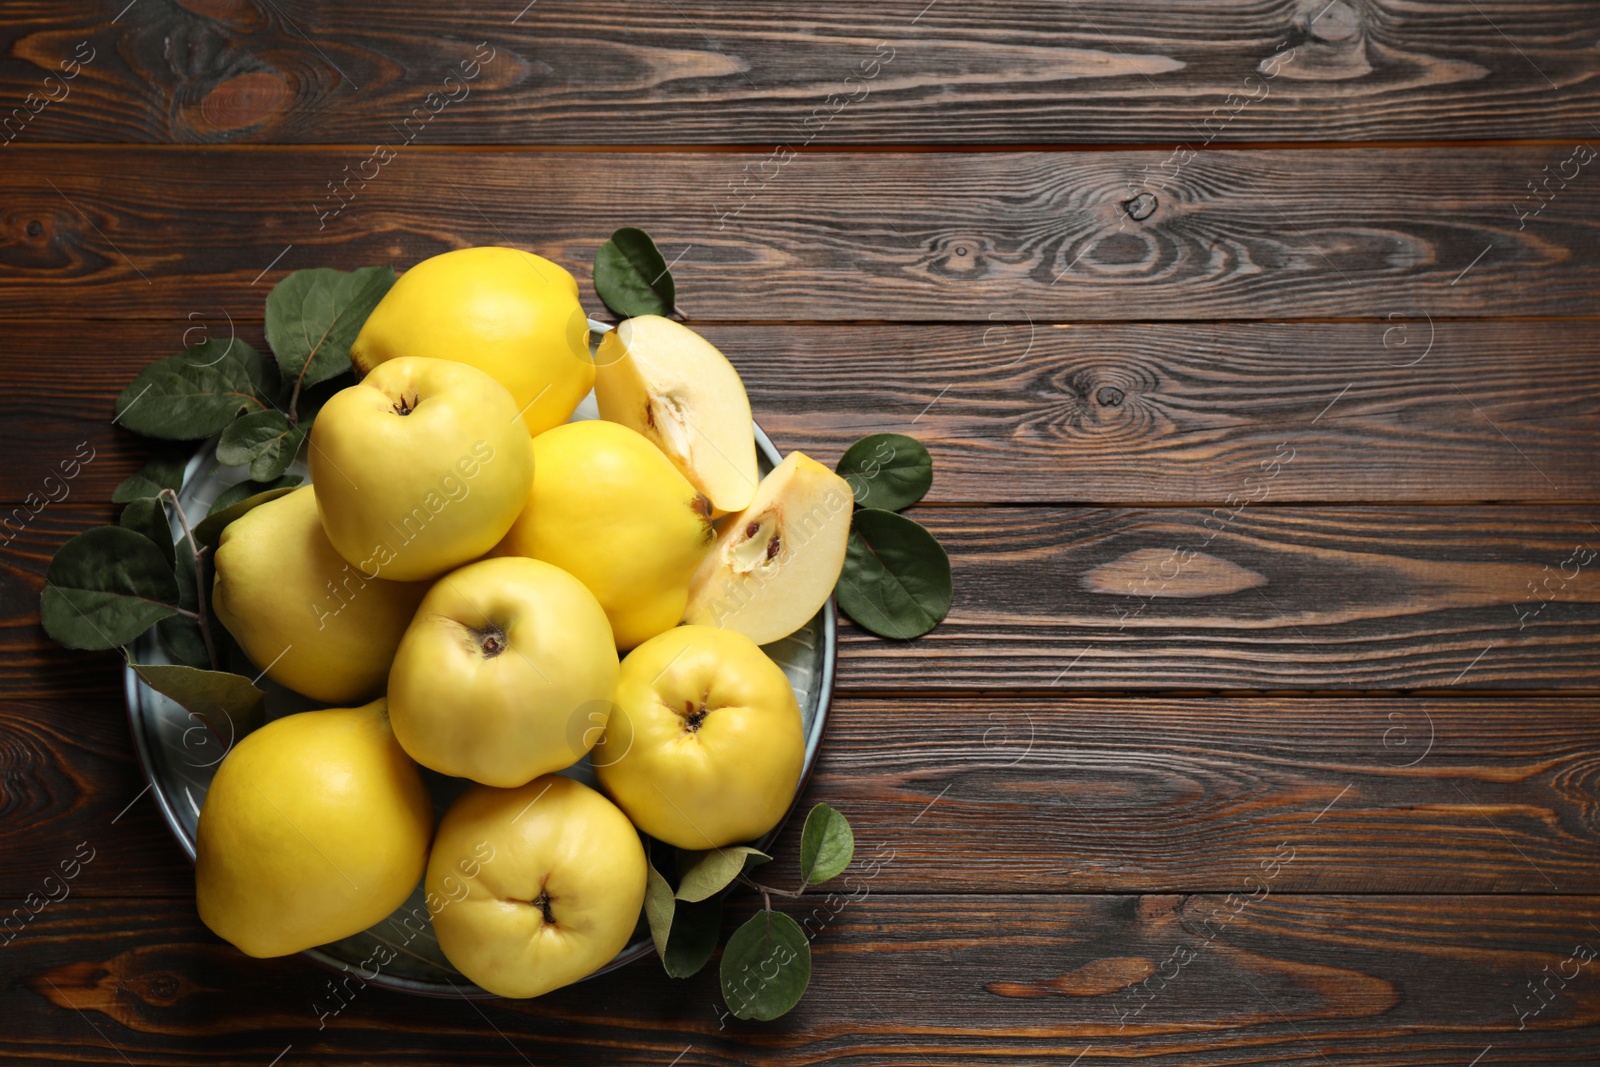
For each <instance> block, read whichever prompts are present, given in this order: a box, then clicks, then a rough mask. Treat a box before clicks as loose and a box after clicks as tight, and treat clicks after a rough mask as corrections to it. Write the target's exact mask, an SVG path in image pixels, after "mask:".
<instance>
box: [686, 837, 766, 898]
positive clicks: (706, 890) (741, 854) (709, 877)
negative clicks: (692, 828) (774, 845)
mask: <svg viewBox="0 0 1600 1067" xmlns="http://www.w3.org/2000/svg"><path fill="white" fill-rule="evenodd" d="M678 857H679V861H678V869H679V870H680V871H682V872H683V876H682V877H681V878H679V879H678V899H679V900H686V901H699V900H705V899H706V898H707V897H710V896H712V895H714V894H716V893H718V892H720V891H721V890H723V889H724V888H726V887H727V886H728V885H729V884H730V883H731V882H732V881H733V880H734V879H735V878H737V877H739V875H740V874H741V873H742V872H744V871H745V870H746V869H748V868H750V867H754V866H755V865H756V864H758V863H766V862H767V861H768V860H770V859H772V857H771V856H769V855H767V854H766V853H765V852H762V851H761V850H760V849H755V848H751V847H750V846H749V845H730V846H728V847H727V848H712V849H707V850H705V851H704V852H687V851H685V852H679V853H678Z"/></svg>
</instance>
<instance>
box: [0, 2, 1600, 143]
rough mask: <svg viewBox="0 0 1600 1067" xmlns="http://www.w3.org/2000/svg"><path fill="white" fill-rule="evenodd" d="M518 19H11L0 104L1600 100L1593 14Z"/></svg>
mask: <svg viewBox="0 0 1600 1067" xmlns="http://www.w3.org/2000/svg"><path fill="white" fill-rule="evenodd" d="M521 6H522V5H520V4H506V5H501V6H496V7H492V8H491V7H484V8H477V9H473V10H472V11H471V12H470V13H464V12H462V11H460V10H457V9H455V8H453V7H441V6H439V5H430V4H421V3H404V4H393V5H390V6H388V7H386V8H385V10H384V13H383V16H382V18H381V19H379V18H374V17H372V14H371V11H370V10H369V9H367V8H364V7H361V6H359V5H355V6H352V5H348V4H340V3H337V2H335V0H315V2H292V3H291V2H289V0H282V2H278V3H272V4H242V3H231V2H218V0H186V2H184V3H182V4H178V3H169V4H161V5H144V6H143V7H141V8H140V9H139V10H138V13H137V14H134V13H133V12H128V13H127V15H125V16H124V17H122V18H121V19H119V20H115V21H113V16H114V14H115V13H116V11H117V8H118V5H115V4H109V5H105V6H104V8H103V10H101V11H97V12H94V13H92V14H91V13H88V12H84V13H68V12H65V11H63V10H62V9H61V7H60V6H59V5H57V4H51V3H48V2H46V0H33V2H31V3H13V4H10V5H8V12H7V23H8V25H7V26H6V31H7V32H6V33H5V37H4V43H5V45H6V46H7V47H5V48H4V51H5V52H6V53H7V58H6V60H5V61H4V62H3V63H0V99H3V100H6V101H7V102H8V103H7V106H8V107H11V106H21V105H22V104H23V102H24V99H25V98H26V96H27V94H29V93H38V94H50V95H53V96H55V97H58V98H60V99H59V101H58V102H56V103H52V104H49V105H47V106H45V107H44V108H43V110H41V111H40V113H39V114H38V115H36V116H34V117H33V118H32V120H31V121H29V122H28V123H27V124H26V125H24V126H22V127H20V128H19V129H14V130H12V131H11V132H12V135H13V136H15V137H16V138H17V139H18V140H19V141H26V142H29V143H34V142H42V141H177V142H227V141H276V142H283V141H317V142H339V141H343V142H363V143H364V142H371V141H381V140H389V139H392V138H394V137H395V136H396V133H395V125H396V124H397V123H398V122H399V121H400V120H401V119H402V118H403V117H405V116H408V115H410V114H411V113H412V111H413V109H414V108H418V107H422V106H434V107H437V108H438V114H437V117H436V118H434V119H433V120H431V121H430V122H429V123H428V124H427V125H426V126H425V127H423V133H422V135H421V136H419V137H418V138H417V139H418V141H419V142H421V143H429V144H438V145H442V144H470V143H502V144H504V143H512V144H529V143H533V144H539V143H543V144H557V143H560V144H577V145H591V144H613V143H641V144H642V143H652V144H673V143H677V144H683V143H690V144H704V143H713V142H717V143H740V144H757V145H762V146H770V145H772V144H773V143H776V142H789V143H793V144H800V143H803V142H805V141H806V140H807V139H811V140H812V141H813V143H817V144H887V143H895V142H901V143H904V142H922V143H970V144H986V143H988V144H993V143H1002V144H1003V143H1013V144H1015V143H1062V144H1065V143H1080V144H1081V143H1106V142H1137V143H1149V142H1152V141H1187V142H1191V143H1195V144H1198V143H1200V142H1201V141H1203V140H1204V139H1206V138H1208V137H1211V138H1215V139H1216V140H1217V141H1220V142H1239V141H1249V140H1270V141H1302V140H1330V139H1342V140H1370V139H1374V138H1376V139H1398V138H1406V139H1424V140H1430V139H1431V140H1438V139H1446V138H1452V139H1453V138H1486V137H1525V136H1528V135H1529V134H1530V133H1536V134H1538V135H1541V136H1548V137H1566V138H1579V139H1587V138H1590V137H1592V136H1593V133H1594V131H1593V129H1592V127H1591V126H1590V125H1589V120H1591V119H1592V117H1593V115H1594V114H1595V112H1596V108H1597V104H1600V98H1597V97H1596V91H1595V82H1594V79H1593V78H1592V77H1591V74H1592V64H1593V56H1592V54H1591V52H1590V49H1591V46H1592V41H1593V40H1594V38H1595V36H1596V34H1597V33H1600V21H1597V18H1596V14H1595V10H1594V7H1593V5H1592V4H1586V3H1584V2H1582V0H1559V2H1544V3H1538V4H1515V3H1510V2H1508V0H1483V2H1481V3H1476V4H1475V3H1466V2H1450V3H1438V4H1429V5H1426V6H1417V5H1410V4H1405V3H1402V2H1400V0H1376V2H1371V3H1355V2H1344V0H1341V2H1340V3H1338V4H1335V5H1334V6H1332V7H1328V6H1326V0H1325V2H1324V4H1323V5H1321V6H1317V5H1313V4H1310V3H1304V2H1285V0H1274V2H1272V3H1267V4H1258V5H1249V6H1245V5H1239V4H1230V3H1224V2H1207V3H1181V2H1176V0H1173V2H1167V3H1152V4H1141V5H1135V6H1130V5H1125V4H1116V3H1111V2H1108V0H1085V2H1082V3H1072V4H1070V5H1068V6H1057V5H1049V4H1038V3H1027V2H1023V0H1009V2H1005V3H990V4H985V5H984V6H983V8H982V11H981V14H980V13H978V12H975V11H972V10H969V9H966V8H963V7H961V6H959V5H950V4H938V3H936V4H933V5H932V6H928V5H927V4H926V0H909V2H903V0H897V2H894V3H886V4H874V5H872V6H871V7H870V8H863V7H862V6H861V5H859V4H851V3H847V2H844V0H807V2H805V3H801V4H794V5H786V6H785V7H784V8H783V9H782V10H778V11H766V10H763V11H761V12H759V13H756V12H753V11H752V12H745V11H739V10H730V8H729V7H728V6H726V5H723V4H716V3H711V2H708V0H686V2H684V3H674V4H672V5H670V6H668V7H663V8H660V9H654V10H641V9H640V8H639V7H638V6H637V5H634V4H625V3H621V2H618V0H610V2H602V3H579V2H576V0H541V2H540V3H539V4H537V5H536V6H534V7H532V8H531V9H528V10H526V11H525V12H523V13H522V14H521V15H520V16H519V15H518V9H519V8H521ZM80 42H85V43H86V45H87V47H86V48H85V50H83V51H82V52H81V53H79V54H80V55H90V54H91V51H90V50H91V49H92V54H93V58H92V59H91V60H90V61H89V63H88V64H87V66H85V67H84V68H83V70H82V72H81V73H80V74H79V75H78V77H76V78H75V79H72V80H71V81H69V82H68V83H67V88H65V89H64V88H63V87H61V86H60V85H52V84H46V83H45V82H44V79H45V78H46V76H48V75H51V74H59V70H60V66H59V65H60V62H61V61H62V60H63V59H67V58H68V57H71V56H72V55H73V54H74V51H75V49H77V47H78V45H79V43H80ZM480 42H482V43H483V44H484V46H485V49H484V50H482V51H480V50H479V49H478V48H477V46H478V45H479V44H480ZM475 55H481V56H488V57H489V59H488V61H487V63H483V64H479V65H478V66H477V67H473V66H468V67H466V68H463V67H462V66H461V64H462V63H463V62H467V63H474V62H476V60H475V59H474V56H475ZM1275 55H1279V56H1287V57H1288V58H1287V59H1286V60H1284V61H1282V62H1281V63H1278V64H1271V65H1269V64H1268V63H1267V61H1268V60H1269V59H1270V58H1271V57H1273V56H1275ZM864 64H865V65H864ZM67 69H68V70H69V71H71V70H73V69H75V68H71V67H69V68H67ZM464 72H467V73H473V74H474V75H475V76H474V77H473V78H472V79H471V80H468V81H465V82H463V81H462V80H461V76H462V74H463V73H464ZM1273 72H1276V77H1273V78H1271V79H1267V80H1265V81H1264V80H1263V79H1262V77H1261V76H1262V75H1263V74H1265V73H1273ZM452 75H453V76H454V77H455V79H456V80H455V81H454V82H450V83H447V82H446V81H445V79H446V78H447V77H449V76H452ZM846 79H849V80H848V81H847V80H846ZM64 92H65V93H68V95H65V96H63V95H62V94H63V93H64ZM430 93H435V94H440V95H439V96H438V97H436V98H435V102H434V103H432V104H431V105H429V104H425V101H427V100H428V94H430ZM444 94H448V97H446V96H445V95H444ZM445 98H448V99H450V101H451V102H450V103H448V104H445V105H439V104H437V102H436V101H437V100H438V99H445ZM1241 100H1245V101H1248V102H1247V103H1245V104H1244V105H1243V106H1241V103H1240V101H1241ZM33 106H34V107H37V106H38V105H37V104H34V105H33ZM25 113H26V112H25ZM1208 120H1210V122H1211V125H1206V123H1207V122H1208ZM401 136H404V135H403V134H402V135H401Z"/></svg>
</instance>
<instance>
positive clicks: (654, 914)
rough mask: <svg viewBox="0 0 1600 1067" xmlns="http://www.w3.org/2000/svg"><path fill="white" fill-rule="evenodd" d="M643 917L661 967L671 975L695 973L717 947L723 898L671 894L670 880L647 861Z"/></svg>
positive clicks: (678, 975) (720, 930) (682, 976)
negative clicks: (698, 898) (695, 898)
mask: <svg viewBox="0 0 1600 1067" xmlns="http://www.w3.org/2000/svg"><path fill="white" fill-rule="evenodd" d="M644 913H645V918H646V919H648V920H649V922H650V940H652V941H654V942H655V946H656V954H657V955H658V956H660V957H661V966H662V967H664V968H665V969H666V972H667V974H668V975H669V976H670V977H673V978H688V977H689V976H690V975H692V974H696V973H698V972H699V971H700V969H701V968H702V967H704V966H705V965H706V963H707V962H709V961H710V959H711V954H712V953H713V952H715V951H716V950H717V935H719V934H720V933H721V932H722V900H721V898H720V897H718V898H714V899H712V900H701V901H686V900H679V899H677V898H676V897H675V896H673V892H672V883H671V882H668V881H667V879H666V877H665V876H664V875H662V873H661V872H660V871H658V870H656V867H655V864H654V863H653V862H652V863H651V864H650V869H649V874H648V880H647V881H646V883H645V893H644Z"/></svg>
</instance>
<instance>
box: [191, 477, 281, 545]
mask: <svg viewBox="0 0 1600 1067" xmlns="http://www.w3.org/2000/svg"><path fill="white" fill-rule="evenodd" d="M303 481H305V479H304V478H302V477H300V475H298V474H286V475H284V476H283V477H282V478H274V479H273V480H272V481H270V482H253V481H247V482H240V483H239V484H238V485H230V486H229V487H228V488H226V489H224V490H223V491H222V492H221V493H219V494H218V495H217V499H216V500H215V501H214V502H213V503H212V505H211V510H210V511H209V512H208V513H207V515H208V517H209V516H210V515H217V514H220V513H221V512H223V511H224V510H226V509H228V508H231V507H233V505H235V504H237V503H238V502H239V501H241V500H248V499H250V498H251V497H253V496H255V495H257V494H258V493H265V492H268V491H270V490H273V489H293V488H294V487H295V486H297V485H299V484H300V483H301V482H303ZM219 532H220V531H219Z"/></svg>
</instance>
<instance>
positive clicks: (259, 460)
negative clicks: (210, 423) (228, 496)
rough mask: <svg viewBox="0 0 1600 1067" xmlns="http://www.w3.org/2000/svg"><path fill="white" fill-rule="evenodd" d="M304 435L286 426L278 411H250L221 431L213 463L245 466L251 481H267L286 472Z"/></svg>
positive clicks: (302, 432)
mask: <svg viewBox="0 0 1600 1067" xmlns="http://www.w3.org/2000/svg"><path fill="white" fill-rule="evenodd" d="M305 436H306V435H305V431H304V430H302V429H300V428H299V427H297V426H290V425H289V420H288V419H287V418H285V417H284V415H283V413H282V412H281V411H278V410H276V409H272V408H269V409H267V410H266V411H252V412H251V413H250V414H248V415H245V416H242V417H240V418H237V419H234V420H233V421H232V422H230V423H229V424H228V428H227V429H225V430H223V431H222V437H221V438H220V439H219V440H218V441H217V461H218V462H219V463H224V464H226V465H228V466H230V467H238V466H242V465H244V464H246V463H248V464H250V477H251V479H252V480H254V481H258V482H269V481H271V480H272V479H274V478H276V477H278V476H279V475H281V474H282V473H283V472H284V471H286V470H288V469H289V464H291V463H293V462H294V457H295V453H297V452H299V451H300V442H301V441H303V440H305Z"/></svg>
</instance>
